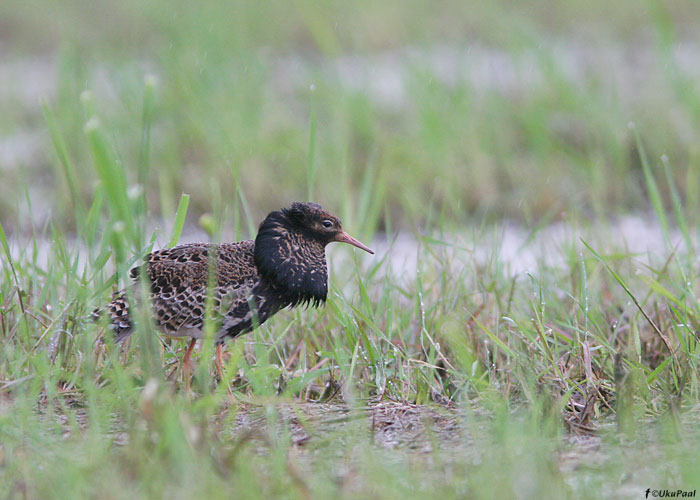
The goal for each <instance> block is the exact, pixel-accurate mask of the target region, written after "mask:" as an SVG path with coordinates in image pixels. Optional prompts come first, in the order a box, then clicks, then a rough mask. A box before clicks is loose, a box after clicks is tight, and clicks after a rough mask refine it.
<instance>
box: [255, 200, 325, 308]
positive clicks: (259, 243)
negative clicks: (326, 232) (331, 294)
mask: <svg viewBox="0 0 700 500" xmlns="http://www.w3.org/2000/svg"><path fill="white" fill-rule="evenodd" d="M254 258H255V265H256V266H257V268H258V272H259V273H260V276H261V277H262V279H263V280H265V281H266V282H268V283H269V284H270V285H272V286H273V287H274V288H275V289H277V290H279V291H280V292H281V293H282V294H283V295H285V297H286V299H287V300H288V301H289V303H290V305H297V304H299V303H304V302H306V303H308V302H311V303H314V304H315V305H319V304H320V303H322V302H325V300H326V296H327V294H328V270H327V264H326V250H325V244H324V243H322V242H319V241H317V240H315V239H313V238H311V237H310V236H309V235H306V234H304V233H303V232H302V231H301V230H299V229H297V228H296V227H294V225H293V224H292V223H291V222H290V221H289V220H288V219H287V218H286V217H285V215H284V214H282V213H281V212H273V213H271V214H270V215H268V217H267V218H266V219H265V220H264V221H263V222H262V224H260V228H259V229H258V236H257V237H256V238H255V251H254Z"/></svg>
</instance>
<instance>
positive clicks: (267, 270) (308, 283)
mask: <svg viewBox="0 0 700 500" xmlns="http://www.w3.org/2000/svg"><path fill="white" fill-rule="evenodd" d="M329 223H330V224H329ZM333 241H339V242H345V243H349V244H351V245H354V246H356V247H358V248H361V249H363V250H365V251H367V252H369V253H373V252H372V251H371V250H370V249H369V248H367V247H366V246H364V245H363V244H362V243H360V242H359V241H357V240H355V239H354V238H352V237H350V236H349V235H348V234H347V233H345V232H344V231H343V229H342V225H341V222H340V219H338V218H337V217H336V216H334V215H332V214H331V213H329V212H327V211H326V210H324V209H323V207H321V205H318V204H316V203H301V202H295V203H292V205H291V207H289V208H285V209H282V210H279V211H274V212H271V213H270V214H268V216H267V217H266V218H265V220H263V222H262V223H261V224H260V227H259V228H258V234H257V237H256V238H255V240H254V241H253V240H246V241H240V242H236V243H223V244H220V245H214V244H205V243H192V244H185V245H179V246H176V247H173V248H166V249H162V250H158V251H155V252H152V253H151V254H149V255H147V256H146V258H145V262H144V264H142V265H140V266H136V267H134V268H133V269H131V271H130V273H129V274H130V276H131V278H132V279H133V280H134V281H138V280H139V279H140V277H141V276H143V277H144V278H145V279H146V280H147V281H148V282H149V283H150V288H151V293H150V300H151V303H152V305H153V317H154V321H155V323H156V325H157V326H158V328H159V329H160V330H162V331H163V333H165V334H166V335H170V336H176V337H192V338H200V337H201V336H202V326H203V320H204V311H205V301H206V298H207V290H208V288H207V287H208V286H211V289H210V290H209V294H210V295H211V298H212V303H213V305H214V313H215V320H216V321H217V324H219V325H220V327H219V330H218V332H217V342H219V343H221V342H223V341H224V340H225V339H226V338H227V337H236V336H238V335H241V334H243V333H247V332H250V331H251V330H252V329H253V328H255V327H256V326H258V325H261V324H262V323H264V322H265V321H266V320H267V319H268V318H270V317H271V316H272V315H274V314H275V313H276V312H278V311H279V310H280V309H283V308H285V307H294V306H298V305H313V306H320V305H322V304H323V303H325V301H326V297H327V295H328V266H327V263H326V252H325V249H326V245H328V244H329V243H331V242H333ZM210 259H214V262H212V263H211V265H210ZM210 271H211V272H212V273H213V274H212V276H211V279H210V276H209V274H210ZM102 314H106V315H108V316H109V319H110V325H111V327H112V330H113V331H114V334H115V341H116V342H121V341H123V340H124V339H126V338H128V337H129V335H131V333H132V330H133V325H132V321H131V317H130V306H129V302H128V297H127V293H126V291H122V292H120V293H118V294H117V295H116V296H115V297H114V298H113V299H112V302H110V303H109V304H108V305H107V306H105V307H104V308H102V309H97V310H95V317H96V318H98V317H99V316H100V315H102Z"/></svg>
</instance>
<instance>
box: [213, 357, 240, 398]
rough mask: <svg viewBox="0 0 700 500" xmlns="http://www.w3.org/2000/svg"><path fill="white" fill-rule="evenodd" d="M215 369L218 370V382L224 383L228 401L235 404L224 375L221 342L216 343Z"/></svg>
mask: <svg viewBox="0 0 700 500" xmlns="http://www.w3.org/2000/svg"><path fill="white" fill-rule="evenodd" d="M215 364H216V371H217V372H219V383H222V384H226V392H227V393H228V399H229V401H230V403H231V404H232V405H233V404H235V402H236V401H235V399H234V398H233V392H231V386H230V385H229V383H228V381H227V380H226V378H225V377H224V348H223V347H222V346H221V344H216V358H215Z"/></svg>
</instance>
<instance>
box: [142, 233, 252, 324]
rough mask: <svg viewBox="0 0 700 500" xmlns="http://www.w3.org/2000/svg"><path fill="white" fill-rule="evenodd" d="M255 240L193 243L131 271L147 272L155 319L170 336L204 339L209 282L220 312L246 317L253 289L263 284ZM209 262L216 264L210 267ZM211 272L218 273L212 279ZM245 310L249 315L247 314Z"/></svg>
mask: <svg viewBox="0 0 700 500" xmlns="http://www.w3.org/2000/svg"><path fill="white" fill-rule="evenodd" d="M253 247H254V243H253V242H252V241H243V242H239V243H230V244H222V245H207V244H201V243H196V244H188V245H180V246H177V247H174V248H168V249H163V250H159V251H156V252H153V253H151V254H149V255H148V256H147V257H146V259H145V260H146V263H145V264H144V265H142V266H139V267H137V268H134V269H132V270H131V276H132V277H133V278H135V279H138V277H139V275H140V274H141V273H142V272H144V271H145V272H146V276H147V278H148V280H149V281H150V283H151V301H152V304H153V312H154V318H155V320H156V323H157V324H158V326H159V327H160V328H161V329H163V331H164V332H165V333H166V334H169V335H175V336H192V337H198V336H201V329H202V325H203V323H204V310H205V301H206V297H207V283H208V282H210V281H209V280H210V279H211V280H212V281H211V283H212V285H213V289H212V300H213V303H214V308H215V311H217V312H218V313H219V315H221V316H222V317H226V316H229V315H230V314H232V312H233V311H240V312H238V314H241V313H243V314H246V313H247V310H248V300H249V296H250V291H251V289H252V287H253V286H254V285H255V284H256V283H257V281H258V279H259V278H258V274H257V270H256V267H255V264H254V263H253ZM210 258H215V259H216V265H215V266H213V265H212V266H211V268H210V264H209V262H210ZM210 273H214V274H213V276H211V278H210ZM243 309H245V311H243Z"/></svg>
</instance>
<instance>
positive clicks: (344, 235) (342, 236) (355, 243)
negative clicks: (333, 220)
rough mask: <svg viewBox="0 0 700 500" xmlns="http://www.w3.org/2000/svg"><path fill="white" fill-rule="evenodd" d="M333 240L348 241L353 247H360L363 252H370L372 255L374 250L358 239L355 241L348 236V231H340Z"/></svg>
mask: <svg viewBox="0 0 700 500" xmlns="http://www.w3.org/2000/svg"><path fill="white" fill-rule="evenodd" d="M334 241H339V242H341V243H349V244H351V245H352V246H354V247H357V248H360V249H362V250H364V251H365V252H368V253H371V254H373V255H374V252H373V251H372V250H370V249H369V248H368V247H367V246H365V245H363V244H362V243H360V242H359V241H357V240H356V239H355V238H353V237H352V236H350V235H349V234H348V233H346V232H345V231H342V232H341V233H340V234H338V236H336V237H335V239H334Z"/></svg>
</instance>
